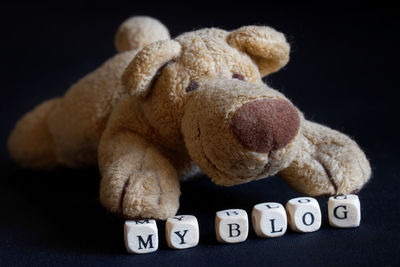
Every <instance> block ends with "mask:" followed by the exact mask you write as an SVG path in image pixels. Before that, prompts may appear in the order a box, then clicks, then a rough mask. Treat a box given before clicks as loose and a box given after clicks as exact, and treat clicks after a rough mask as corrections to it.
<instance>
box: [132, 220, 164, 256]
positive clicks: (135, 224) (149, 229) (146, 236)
mask: <svg viewBox="0 0 400 267" xmlns="http://www.w3.org/2000/svg"><path fill="white" fill-rule="evenodd" d="M124 237H125V246H126V249H127V250H128V252H129V253H138V254H142V253H149V252H153V251H156V250H157V249H158V231H157V224H156V221H155V220H137V221H126V222H125V225H124Z"/></svg>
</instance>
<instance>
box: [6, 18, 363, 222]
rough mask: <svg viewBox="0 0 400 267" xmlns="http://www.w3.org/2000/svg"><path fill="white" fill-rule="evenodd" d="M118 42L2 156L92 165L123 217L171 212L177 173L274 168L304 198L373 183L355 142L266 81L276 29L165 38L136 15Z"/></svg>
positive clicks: (278, 62)
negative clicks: (114, 49) (110, 53)
mask: <svg viewBox="0 0 400 267" xmlns="http://www.w3.org/2000/svg"><path fill="white" fill-rule="evenodd" d="M116 47H117V49H118V50H119V51H120V53H119V54H117V55H116V56H115V57H113V58H111V59H110V60H108V61H107V62H106V63H104V64H103V65H102V66H101V67H100V68H98V69H97V70H95V71H94V72H92V73H90V74H88V75H87V76H85V77H84V78H83V79H81V80H80V81H79V82H78V83H76V84H75V85H73V86H72V87H71V88H70V89H69V90H68V92H67V93H66V95H65V96H64V97H62V98H55V99H52V100H49V101H46V102H44V103H43V104H41V105H39V106H38V107H37V108H36V109H34V110H33V111H32V112H30V113H28V114H26V115H25V116H24V117H23V118H22V119H21V120H20V121H19V122H18V123H17V125H16V127H15V129H14V131H13V132H12V134H11V136H10V139H9V149H10V153H11V155H12V156H13V157H14V158H15V159H16V160H17V161H18V162H19V163H20V164H22V165H23V166H26V167H32V168H43V169H46V168H47V169H49V168H54V167H57V166H59V165H65V166H69V167H80V166H84V165H90V164H97V163H98V164H99V167H100V171H101V174H102V181H101V189H100V200H101V202H102V204H103V205H104V206H105V207H107V208H108V209H109V210H111V211H112V212H115V213H119V214H122V215H123V216H126V217H131V218H133V217H147V218H148V217H152V218H166V217H168V216H172V215H174V214H175V213H176V211H177V209H178V207H179V194H180V193H179V180H178V177H184V176H188V175H189V174H191V173H192V172H193V171H195V170H197V169H198V168H197V166H199V167H200V169H201V170H202V171H204V172H205V173H206V174H207V175H208V176H210V177H211V179H213V180H214V181H215V182H216V183H218V184H222V185H235V184H240V183H244V182H248V181H251V180H255V179H261V178H264V177H267V176H270V175H274V174H277V173H278V174H280V175H281V176H282V177H283V178H284V179H285V180H286V181H287V182H288V183H289V184H290V185H291V186H293V187H294V188H295V189H297V190H299V191H300V192H302V193H305V194H309V195H322V194H342V193H349V192H352V191H354V190H359V189H360V188H361V187H362V186H363V184H364V183H365V182H366V181H367V180H368V179H369V177H370V167H369V163H368V161H367V160H366V158H365V155H364V154H363V152H362V151H361V150H360V149H359V148H358V146H357V145H356V144H355V143H354V141H352V140H351V139H350V138H348V137H347V136H345V135H343V134H341V133H339V132H336V131H334V130H331V129H329V128H327V127H324V126H321V125H318V124H316V123H312V122H309V121H306V120H305V119H304V117H303V115H302V114H301V112H299V111H298V110H297V109H296V108H295V107H294V106H293V105H292V104H291V103H290V101H289V100H287V99H286V98H285V97H284V96H283V95H282V94H280V93H279V92H277V91H275V90H273V89H271V88H269V87H268V86H266V85H265V84H264V83H263V82H262V80H261V78H262V77H263V76H265V75H268V74H269V73H272V72H274V71H277V70H278V69H280V68H281V67H282V66H284V65H285V64H286V63H287V62H288V59H289V45H288V44H287V42H286V40H285V37H284V36H283V35H282V34H281V33H279V32H276V31H275V30H273V29H271V28H268V27H243V28H241V29H239V30H236V31H233V32H227V31H223V30H219V29H204V30H199V31H195V32H189V33H186V34H183V35H181V36H179V37H177V38H176V39H175V40H170V39H169V33H168V31H167V29H166V28H165V27H164V26H163V25H162V24H161V23H159V22H158V21H156V20H154V19H151V18H146V17H135V18H132V19H130V20H127V21H126V22H124V23H123V24H122V26H121V27H120V29H119V31H118V33H117V36H116Z"/></svg>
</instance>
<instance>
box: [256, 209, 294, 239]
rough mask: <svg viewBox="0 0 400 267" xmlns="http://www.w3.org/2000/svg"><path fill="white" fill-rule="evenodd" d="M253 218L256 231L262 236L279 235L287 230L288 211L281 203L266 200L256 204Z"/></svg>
mask: <svg viewBox="0 0 400 267" xmlns="http://www.w3.org/2000/svg"><path fill="white" fill-rule="evenodd" d="M251 218H252V222H253V228H254V232H255V233H256V234H257V235H258V236H260V237H278V236H282V235H284V234H285V232H286V229H287V218H286V211H285V208H284V207H283V206H282V205H281V204H280V203H275V202H266V203H261V204H257V205H255V206H254V208H253V211H252V213H251Z"/></svg>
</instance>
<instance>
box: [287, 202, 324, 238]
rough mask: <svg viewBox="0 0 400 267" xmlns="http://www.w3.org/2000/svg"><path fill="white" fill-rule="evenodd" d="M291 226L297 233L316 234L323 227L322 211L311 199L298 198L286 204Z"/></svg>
mask: <svg viewBox="0 0 400 267" xmlns="http://www.w3.org/2000/svg"><path fill="white" fill-rule="evenodd" d="M286 213H287V216H288V222H289V226H290V228H291V229H292V230H293V231H296V232H303V233H307V232H314V231H317V230H318V229H319V228H320V227H321V209H320V208H319V204H318V201H317V200H316V199H314V198H311V197H298V198H293V199H291V200H289V201H288V202H287V203H286Z"/></svg>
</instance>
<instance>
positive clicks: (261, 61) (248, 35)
mask: <svg viewBox="0 0 400 267" xmlns="http://www.w3.org/2000/svg"><path fill="white" fill-rule="evenodd" d="M227 42H228V44H229V45H231V46H232V47H235V48H237V49H239V50H240V51H242V52H245V53H247V54H248V55H249V56H250V57H251V58H252V59H253V60H254V61H255V63H256V64H257V66H258V68H259V70H260V74H261V76H266V75H268V74H270V73H272V72H275V71H278V70H279V69H280V68H282V67H283V66H285V65H286V63H287V62H288V61H289V53H290V45H289V44H288V43H287V42H286V38H285V36H284V35H283V34H282V33H280V32H278V31H276V30H274V29H272V28H270V27H266V26H245V27H242V28H239V29H237V30H235V31H233V32H231V33H230V34H229V35H228V38H227Z"/></svg>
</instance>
